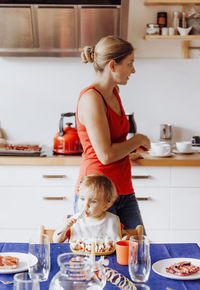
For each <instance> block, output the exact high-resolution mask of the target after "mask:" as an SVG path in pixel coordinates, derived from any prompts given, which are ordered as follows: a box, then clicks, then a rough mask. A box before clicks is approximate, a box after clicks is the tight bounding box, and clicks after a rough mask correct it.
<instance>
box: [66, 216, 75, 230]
mask: <svg viewBox="0 0 200 290" xmlns="http://www.w3.org/2000/svg"><path fill="white" fill-rule="evenodd" d="M76 222H77V219H75V218H73V217H70V218H68V219H67V220H66V223H65V226H66V227H67V228H71V226H73V224H75V223H76Z"/></svg>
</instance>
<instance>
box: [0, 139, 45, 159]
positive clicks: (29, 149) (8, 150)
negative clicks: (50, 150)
mask: <svg viewBox="0 0 200 290" xmlns="http://www.w3.org/2000/svg"><path fill="white" fill-rule="evenodd" d="M41 152H42V145H39V144H28V143H14V142H10V141H9V142H7V143H5V144H4V145H3V146H1V148H0V156H40V155H41Z"/></svg>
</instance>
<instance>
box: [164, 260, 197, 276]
mask: <svg viewBox="0 0 200 290" xmlns="http://www.w3.org/2000/svg"><path fill="white" fill-rule="evenodd" d="M199 270H200V267H198V266H195V265H193V264H192V263H191V262H188V261H181V262H178V263H175V264H173V265H171V266H170V267H167V268H166V272H168V273H171V274H174V275H178V276H189V275H192V274H194V273H197V272H198V271H199Z"/></svg>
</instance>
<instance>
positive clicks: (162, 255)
mask: <svg viewBox="0 0 200 290" xmlns="http://www.w3.org/2000/svg"><path fill="white" fill-rule="evenodd" d="M2 252H19V253H26V254H27V253H28V244H27V243H0V255H1V253H2ZM66 252H71V250H70V247H69V244H68V243H62V244H56V243H52V244H51V245H50V255H51V269H50V274H49V278H48V280H47V281H45V282H40V289H41V290H43V289H49V285H50V282H51V280H52V278H53V276H54V275H55V274H56V273H57V272H58V271H59V266H58V264H57V257H58V255H60V254H63V253H66ZM150 256H151V264H152V265H153V264H154V263H155V262H157V261H160V260H162V259H170V258H194V259H200V248H199V246H198V244H195V243H176V244H174V243H168V244H164V243H163V244H151V245H150ZM106 257H107V258H108V260H109V265H108V267H109V268H112V269H114V270H116V271H117V272H119V273H120V274H121V275H124V276H125V277H127V278H128V279H129V280H131V278H130V275H129V271H128V266H123V265H119V264H118V263H117V260H116V254H115V253H113V254H112V255H109V256H106ZM96 259H99V257H96ZM13 276H14V274H13V273H12V274H0V280H6V281H8V280H13ZM145 284H147V285H148V286H149V287H150V289H151V290H200V279H196V280H193V279H192V276H191V277H190V279H189V280H181V279H180V280H178V279H176V277H174V279H169V278H166V277H163V276H162V275H159V274H157V273H155V272H154V271H153V270H152V268H151V272H150V276H149V279H148V281H147V282H146V283H145ZM0 289H1V290H4V289H5V290H8V289H13V284H10V285H4V284H3V283H1V282H0ZM104 289H105V290H111V289H119V288H118V287H117V286H116V285H114V284H112V283H111V282H109V281H107V282H106V285H105V287H104Z"/></svg>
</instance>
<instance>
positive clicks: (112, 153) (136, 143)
mask: <svg viewBox="0 0 200 290" xmlns="http://www.w3.org/2000/svg"><path fill="white" fill-rule="evenodd" d="M106 110H107V108H106V106H105V104H104V102H103V99H102V97H101V96H100V95H99V94H98V93H97V92H96V91H94V90H89V91H87V92H86V93H85V94H84V95H83V96H82V97H81V99H80V102H79V107H78V118H79V121H80V122H81V123H82V124H83V125H85V127H86V129H87V132H88V136H89V138H90V141H91V143H92V146H93V148H94V150H95V152H96V154H97V157H98V159H99V160H100V162H101V163H102V164H109V163H112V162H115V161H117V160H120V159H122V158H123V157H125V156H127V155H128V154H129V153H130V152H132V151H133V150H135V149H137V148H138V147H140V146H143V147H144V148H146V149H147V150H148V149H149V148H150V141H149V139H148V138H147V137H146V136H144V135H142V134H137V135H136V136H134V137H132V138H130V139H129V140H127V141H124V142H121V143H114V144H112V143H111V137H110V130H109V124H108V120H107V115H106Z"/></svg>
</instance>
